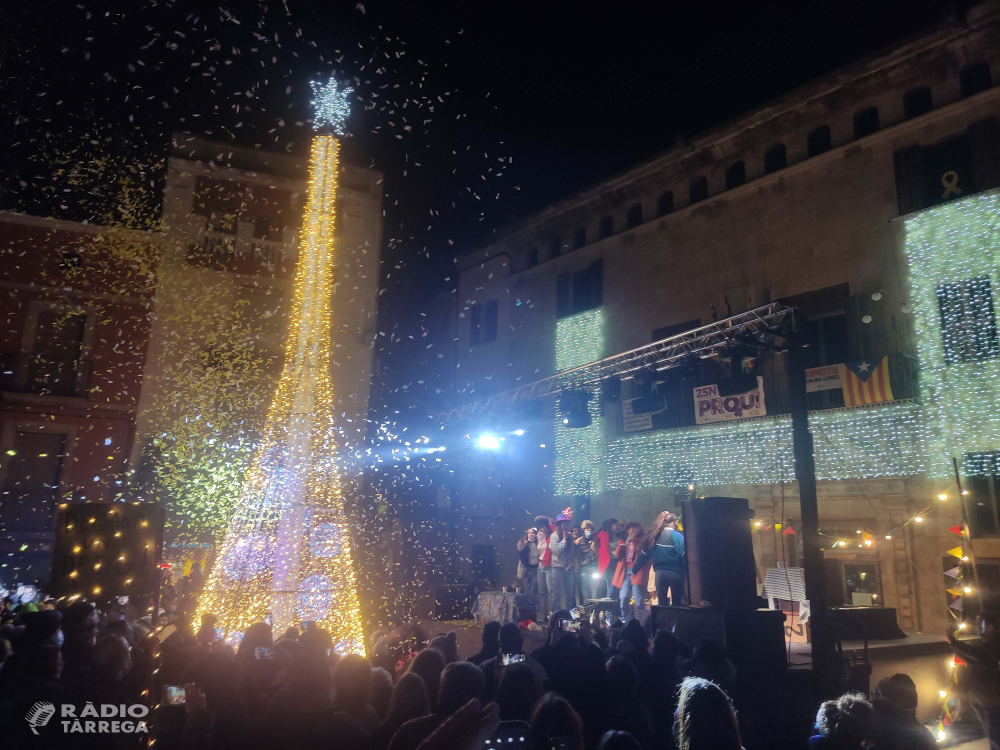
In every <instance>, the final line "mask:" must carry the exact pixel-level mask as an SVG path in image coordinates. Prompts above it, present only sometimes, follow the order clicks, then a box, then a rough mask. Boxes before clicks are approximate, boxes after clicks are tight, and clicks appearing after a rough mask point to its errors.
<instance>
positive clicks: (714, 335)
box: [438, 302, 794, 423]
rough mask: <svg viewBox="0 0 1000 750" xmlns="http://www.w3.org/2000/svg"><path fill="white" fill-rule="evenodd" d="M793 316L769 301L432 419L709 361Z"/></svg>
mask: <svg viewBox="0 0 1000 750" xmlns="http://www.w3.org/2000/svg"><path fill="white" fill-rule="evenodd" d="M793 312H794V310H793V308H791V307H787V306H785V305H783V304H781V303H780V302H772V303H771V304H769V305H764V306H762V307H758V308H756V309H753V310H749V311H747V312H745V313H741V314H739V315H734V316H732V317H731V318H726V319H725V320H719V321H716V322H715V323H710V324H709V325H707V326H701V327H700V328H694V329H692V330H690V331H685V332H684V333H679V334H677V335H676V336H671V337H669V338H665V339H662V340H660V341H654V342H653V343H652V344H647V345H645V346H640V347H638V348H636V349H631V350H629V351H627V352H622V353H621V354H615V355H613V356H611V357H606V358H605V359H602V360H599V361H597V362H591V363H589V364H586V365H581V366H580V367H575V368H573V369H571V370H563V371H562V372H557V373H556V374H555V375H551V376H549V377H547V378H543V379H542V380H536V381H535V382H533V383H528V384H526V385H522V386H518V387H517V388H514V389H512V390H509V391H504V392H503V393H498V394H496V395H494V396H490V397H489V398H487V399H483V400H481V401H476V402H475V403H472V404H468V405H466V406H464V407H462V408H461V409H452V410H451V411H448V412H443V413H442V414H440V415H439V417H438V420H439V421H440V422H443V423H448V422H454V421H458V420H461V419H468V418H470V417H473V416H483V415H485V414H487V413H489V412H493V411H496V410H498V409H503V408H506V407H508V406H510V405H511V404H514V403H516V402H518V401H526V400H528V399H534V398H543V397H545V396H553V395H555V394H557V393H559V392H560V391H565V390H571V389H575V388H583V387H588V386H591V387H593V386H596V385H597V384H598V383H600V381H602V380H604V379H605V378H608V377H612V376H617V377H620V378H622V379H628V378H630V377H632V376H633V374H634V373H636V372H638V371H639V370H647V369H650V370H657V371H660V370H668V369H670V368H671V367H676V366H677V365H679V364H680V363H681V362H683V361H684V360H686V359H688V358H690V357H710V356H712V355H713V354H715V353H716V352H717V351H719V350H721V349H725V348H727V347H729V346H731V345H732V344H734V343H738V342H741V341H743V342H746V341H749V340H750V339H752V338H753V337H754V336H755V334H765V335H768V336H774V335H781V334H782V333H783V332H782V331H781V328H782V325H783V324H786V323H788V322H789V321H790V320H791V318H792V315H793Z"/></svg>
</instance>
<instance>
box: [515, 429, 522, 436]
mask: <svg viewBox="0 0 1000 750" xmlns="http://www.w3.org/2000/svg"><path fill="white" fill-rule="evenodd" d="M514 434H515V435H517V436H518V437H521V435H523V434H524V430H514Z"/></svg>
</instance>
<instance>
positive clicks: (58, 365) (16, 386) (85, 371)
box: [0, 353, 93, 398]
mask: <svg viewBox="0 0 1000 750" xmlns="http://www.w3.org/2000/svg"><path fill="white" fill-rule="evenodd" d="M92 369H93V363H92V362H91V361H90V360H89V359H60V358H57V357H49V356H46V355H42V354H37V355H36V354H8V353H0V391H6V392H8V393H30V394H34V395H36V396H68V397H72V398H86V397H87V391H88V390H89V388H90V376H91V372H92Z"/></svg>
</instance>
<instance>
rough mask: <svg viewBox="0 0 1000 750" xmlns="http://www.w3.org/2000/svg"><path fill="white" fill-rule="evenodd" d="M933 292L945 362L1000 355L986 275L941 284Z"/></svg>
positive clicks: (973, 360) (975, 359)
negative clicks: (938, 316) (934, 293)
mask: <svg viewBox="0 0 1000 750" xmlns="http://www.w3.org/2000/svg"><path fill="white" fill-rule="evenodd" d="M935 291H936V292H937V301H938V311H939V312H940V314H941V340H942V343H943V344H944V361H945V363H946V364H949V365H954V364H958V363H961V362H979V361H981V360H984V359H996V358H997V357H1000V344H998V342H997V323H996V315H995V314H994V310H993V287H992V285H991V284H990V280H989V277H987V276H977V277H976V278H974V279H965V280H964V281H954V282H952V283H950V284H941V285H939V286H938V287H936V289H935Z"/></svg>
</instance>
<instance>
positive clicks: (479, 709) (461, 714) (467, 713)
mask: <svg viewBox="0 0 1000 750" xmlns="http://www.w3.org/2000/svg"><path fill="white" fill-rule="evenodd" d="M499 726H500V707H499V706H497V704H496V703H489V704H487V705H485V706H484V705H483V704H482V701H480V700H478V699H477V698H473V699H472V700H471V701H469V702H468V703H466V704H465V705H464V706H462V707H461V708H460V709H459V710H458V711H456V712H455V713H453V714H452V715H451V716H449V717H448V718H447V719H445V720H444V722H443V723H442V724H441V726H439V727H438V728H437V729H435V730H434V731H433V732H432V733H431V736H430V737H428V738H427V739H426V740H424V741H423V742H421V743H420V747H419V748H418V750H480V748H483V747H486V743H487V742H489V740H490V738H491V737H493V736H494V735H495V734H496V731H497V728H498V727H499Z"/></svg>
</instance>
